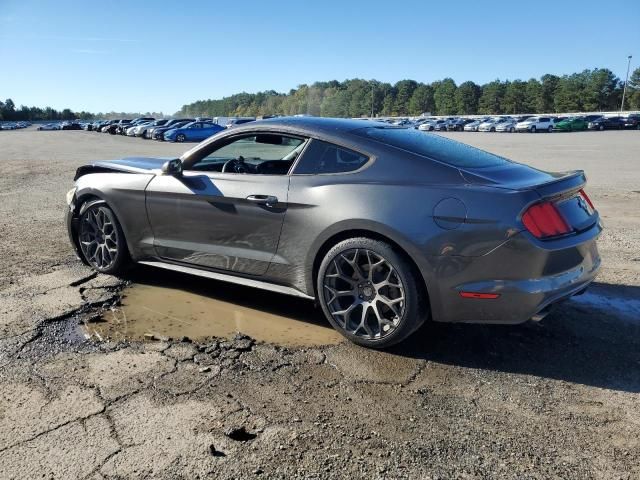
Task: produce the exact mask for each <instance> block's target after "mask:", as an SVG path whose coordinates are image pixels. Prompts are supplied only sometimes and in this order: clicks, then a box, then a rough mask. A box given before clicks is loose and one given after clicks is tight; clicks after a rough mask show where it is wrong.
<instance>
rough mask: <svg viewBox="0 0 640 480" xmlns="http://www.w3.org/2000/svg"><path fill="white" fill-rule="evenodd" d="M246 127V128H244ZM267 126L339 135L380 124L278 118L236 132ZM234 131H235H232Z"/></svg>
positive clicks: (358, 121)
mask: <svg viewBox="0 0 640 480" xmlns="http://www.w3.org/2000/svg"><path fill="white" fill-rule="evenodd" d="M245 125H246V126H245ZM259 125H260V126H262V125H264V126H269V127H276V128H284V129H296V130H298V131H301V132H305V131H306V132H308V133H309V134H312V133H325V134H327V135H339V134H341V133H347V132H350V131H352V130H356V129H360V128H366V127H380V126H381V124H380V122H376V121H373V120H354V119H349V118H326V117H278V118H268V119H266V120H256V121H254V122H249V123H246V124H243V125H242V126H238V127H236V128H237V131H241V130H240V128H242V129H243V130H244V129H245V128H246V129H247V130H250V129H251V128H255V127H256V126H259ZM234 130H235V129H234Z"/></svg>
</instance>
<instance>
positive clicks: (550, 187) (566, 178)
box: [532, 170, 587, 198]
mask: <svg viewBox="0 0 640 480" xmlns="http://www.w3.org/2000/svg"><path fill="white" fill-rule="evenodd" d="M557 175H559V176H558V178H555V179H553V180H551V181H549V182H546V183H542V184H539V185H535V186H534V187H532V190H535V191H536V192H538V193H539V194H540V196H541V197H542V198H549V197H555V196H558V195H564V194H567V193H572V192H577V191H578V190H580V189H581V188H583V187H584V185H585V184H586V183H587V177H586V175H585V174H584V170H574V171H572V172H563V173H559V174H557Z"/></svg>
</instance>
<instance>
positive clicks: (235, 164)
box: [222, 155, 247, 173]
mask: <svg viewBox="0 0 640 480" xmlns="http://www.w3.org/2000/svg"><path fill="white" fill-rule="evenodd" d="M230 171H233V172H235V173H247V166H246V164H245V163H244V157H243V156H242V155H240V156H239V157H238V158H232V159H231V160H227V161H226V162H225V163H224V165H223V166H222V173H225V172H230Z"/></svg>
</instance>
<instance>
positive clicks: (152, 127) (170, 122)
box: [142, 118, 195, 139]
mask: <svg viewBox="0 0 640 480" xmlns="http://www.w3.org/2000/svg"><path fill="white" fill-rule="evenodd" d="M185 120H187V121H189V122H195V120H194V119H193V118H171V119H169V120H167V121H166V122H165V123H163V124H162V125H150V126H149V128H147V129H146V131H145V132H144V133H143V135H142V138H145V139H151V138H153V133H154V131H155V129H156V128H157V127H158V126H164V127H170V126H172V125H175V124H176V123H178V122H183V121H185Z"/></svg>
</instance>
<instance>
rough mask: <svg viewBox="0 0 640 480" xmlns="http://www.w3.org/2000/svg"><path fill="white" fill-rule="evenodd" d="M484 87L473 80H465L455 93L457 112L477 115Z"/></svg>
mask: <svg viewBox="0 0 640 480" xmlns="http://www.w3.org/2000/svg"><path fill="white" fill-rule="evenodd" d="M481 93H482V89H481V88H480V86H479V85H476V84H475V83H473V82H463V83H461V84H460V85H459V86H458V88H457V89H456V93H455V95H454V98H455V103H456V113H457V114H459V115H475V114H476V113H478V100H480V95H481Z"/></svg>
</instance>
